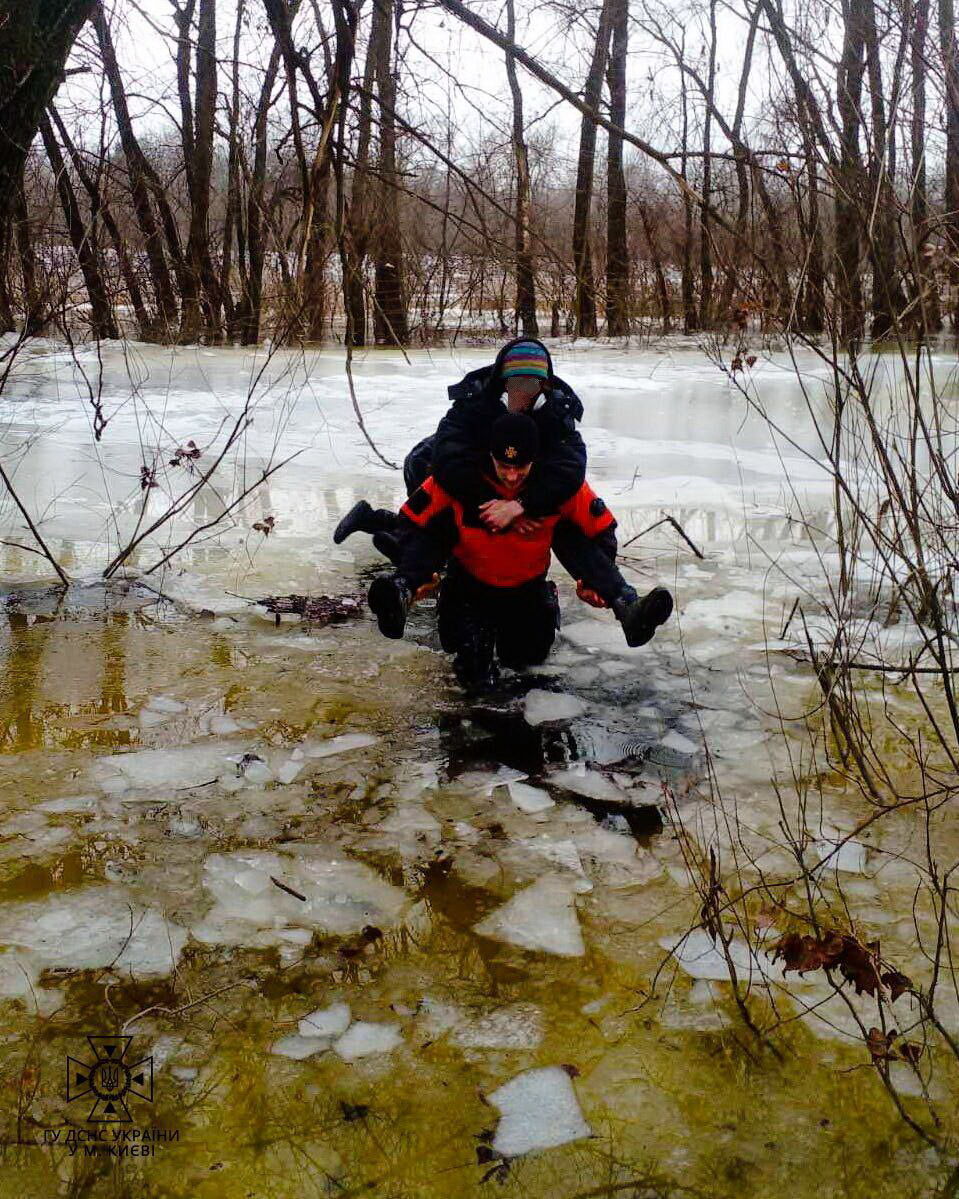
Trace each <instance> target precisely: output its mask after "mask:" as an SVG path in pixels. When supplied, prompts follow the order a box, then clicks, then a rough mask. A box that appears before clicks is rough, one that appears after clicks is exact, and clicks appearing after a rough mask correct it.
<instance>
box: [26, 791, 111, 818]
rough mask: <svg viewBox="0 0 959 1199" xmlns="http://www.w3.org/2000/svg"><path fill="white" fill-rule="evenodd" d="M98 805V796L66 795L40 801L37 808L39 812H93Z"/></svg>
mask: <svg viewBox="0 0 959 1199" xmlns="http://www.w3.org/2000/svg"><path fill="white" fill-rule="evenodd" d="M96 806H97V801H96V798H95V797H94V796H93V795H64V796H62V797H61V798H60V799H48V800H47V801H46V802H45V803H38V804H37V808H36V810H37V811H38V812H53V813H57V814H59V813H61V812H92V811H93V809H94V808H95V807H96Z"/></svg>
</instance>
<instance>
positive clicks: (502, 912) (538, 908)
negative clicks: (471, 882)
mask: <svg viewBox="0 0 959 1199" xmlns="http://www.w3.org/2000/svg"><path fill="white" fill-rule="evenodd" d="M573 895H574V887H573V885H572V884H571V883H570V882H569V881H568V880H567V879H564V878H560V877H559V876H558V875H554V874H547V875H544V877H543V878H541V879H537V881H536V882H535V883H533V884H532V885H531V886H529V887H526V888H525V889H524V890H522V891H520V892H518V893H517V894H516V895H514V896H513V898H512V899H511V900H509V901H508V902H507V903H505V904H503V906H502V907H500V908H497V909H496V911H494V912H491V913H490V915H489V916H487V917H486V918H485V919H484V920H481V921H480V922H479V924H477V925H476V926H475V929H474V931H475V932H477V933H479V935H480V936H482V937H491V938H492V939H493V940H494V941H506V942H508V943H509V944H510V945H518V946H520V948H522V949H533V950H540V951H542V952H543V953H555V954H558V955H559V956H561V957H581V956H582V955H583V954H584V953H585V952H586V947H585V945H584V944H583V935H582V933H581V932H580V928H579V920H578V918H577V916H576V909H575V907H574V906H573Z"/></svg>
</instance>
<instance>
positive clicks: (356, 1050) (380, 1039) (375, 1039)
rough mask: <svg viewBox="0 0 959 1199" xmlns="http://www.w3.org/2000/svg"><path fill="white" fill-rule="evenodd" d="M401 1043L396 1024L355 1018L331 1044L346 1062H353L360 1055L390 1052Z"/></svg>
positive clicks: (400, 1035)
mask: <svg viewBox="0 0 959 1199" xmlns="http://www.w3.org/2000/svg"><path fill="white" fill-rule="evenodd" d="M402 1044H403V1034H402V1033H401V1032H400V1028H399V1025H398V1024H374V1023H371V1022H370V1021H367V1020H357V1021H356V1023H355V1024H351V1025H350V1027H349V1029H348V1030H347V1031H346V1032H345V1033H344V1034H343V1036H342V1037H340V1039H339V1040H338V1041H337V1042H336V1043H335V1044H334V1045H333V1049H334V1050H335V1052H336V1053H338V1054H339V1055H340V1057H341V1058H343V1060H344V1061H346V1062H355V1061H356V1060H357V1059H359V1058H361V1057H370V1056H371V1055H373V1054H377V1053H390V1052H392V1050H394V1049H396V1048H397V1047H398V1046H400V1045H402Z"/></svg>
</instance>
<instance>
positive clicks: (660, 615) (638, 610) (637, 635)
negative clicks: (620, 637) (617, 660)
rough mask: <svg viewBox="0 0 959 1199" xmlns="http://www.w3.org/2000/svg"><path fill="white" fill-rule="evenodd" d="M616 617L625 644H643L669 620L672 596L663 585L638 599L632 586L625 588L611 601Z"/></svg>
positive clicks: (634, 645)
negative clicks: (621, 629) (623, 634)
mask: <svg viewBox="0 0 959 1199" xmlns="http://www.w3.org/2000/svg"><path fill="white" fill-rule="evenodd" d="M612 609H613V612H614V613H615V616H616V619H617V620H618V621H619V623H620V624H621V625H622V626H623V632H624V633H625V635H626V644H627V645H629V646H633V647H634V648H635V647H636V646H638V645H645V644H646V642H647V641H649V640H651V638H652V636H653V634H654V633H655V632H656V630H657V629H658V628H659V626H660V625H661V624H665V623H666V621H667V620H669V617H670V614H671V613H672V610H673V597H672V596H671V595H670V593H669V592H668V591H667V590H666V588H665V587H654V588H653V589H652V591H650V592H648V593H647V594H646V595H644V596H643V597H642V599H638V598H637V596H636V592H635V591H634V590H633V588H632V587H628V588H626V589H625V590H624V591H623V592H622V593H621V594H620V595H619V596H618V597H617V598H616V599H615V600H613V603H612Z"/></svg>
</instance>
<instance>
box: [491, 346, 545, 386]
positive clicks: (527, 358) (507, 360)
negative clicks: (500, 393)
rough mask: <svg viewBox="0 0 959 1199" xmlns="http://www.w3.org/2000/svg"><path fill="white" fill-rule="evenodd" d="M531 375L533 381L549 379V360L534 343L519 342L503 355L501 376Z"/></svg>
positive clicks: (508, 377)
mask: <svg viewBox="0 0 959 1199" xmlns="http://www.w3.org/2000/svg"><path fill="white" fill-rule="evenodd" d="M516 375H531V376H532V377H533V378H535V379H548V378H549V358H548V357H547V355H546V351H545V350H544V349H543V347H542V346H541V345H538V344H537V343H536V342H535V341H520V342H517V343H516V345H515V346H511V347H510V348H509V349H508V350H507V351H506V353H505V354H504V355H503V364H502V376H503V378H504V379H512V378H514V377H515V376H516Z"/></svg>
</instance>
